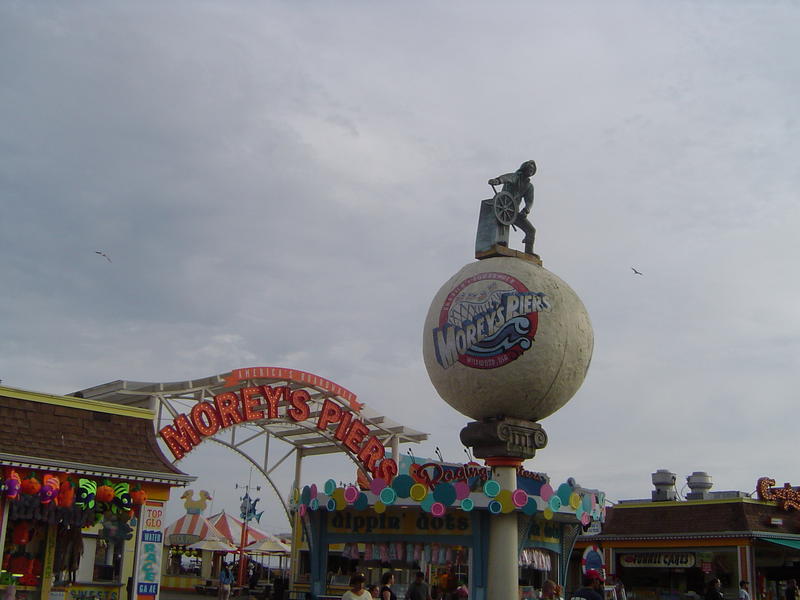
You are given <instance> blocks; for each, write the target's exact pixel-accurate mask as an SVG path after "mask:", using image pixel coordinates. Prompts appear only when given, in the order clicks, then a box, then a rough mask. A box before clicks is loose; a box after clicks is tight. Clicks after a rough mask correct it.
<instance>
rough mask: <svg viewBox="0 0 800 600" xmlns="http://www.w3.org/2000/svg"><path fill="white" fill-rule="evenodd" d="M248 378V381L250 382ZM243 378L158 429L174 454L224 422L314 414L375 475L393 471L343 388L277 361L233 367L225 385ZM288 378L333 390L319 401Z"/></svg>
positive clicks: (298, 418)
mask: <svg viewBox="0 0 800 600" xmlns="http://www.w3.org/2000/svg"><path fill="white" fill-rule="evenodd" d="M255 379H281V380H284V381H286V382H287V383H286V384H285V385H252V383H253V380H255ZM248 382H249V383H250V384H248ZM240 383H244V384H245V385H243V387H240V388H239V389H238V390H231V391H226V392H222V393H220V394H217V395H215V396H214V397H213V399H212V400H210V401H209V400H202V401H200V402H198V403H197V404H195V405H194V406H193V407H192V409H191V411H190V412H189V413H188V414H185V413H184V414H179V415H178V416H176V417H175V419H174V420H173V422H172V424H171V425H167V426H166V427H162V428H161V429H160V430H159V432H158V433H159V435H160V436H161V438H162V439H163V440H164V442H165V443H166V445H167V447H168V448H169V450H170V452H172V455H173V456H174V457H175V458H176V459H181V458H183V457H184V456H185V455H186V453H188V452H190V451H191V450H192V449H193V448H194V447H195V446H197V445H199V444H200V442H202V441H203V439H205V438H207V437H210V436H213V435H215V434H216V433H217V432H219V431H221V430H222V429H225V428H227V427H233V426H235V425H239V424H243V423H250V422H253V421H258V422H262V423H263V422H264V421H273V420H275V421H279V422H286V421H287V420H288V421H290V422H296V423H299V422H302V421H306V420H308V419H309V418H311V417H312V403H314V404H316V406H314V411H313V416H314V417H315V418H316V423H315V425H316V428H317V429H318V430H320V431H327V430H331V433H332V436H333V438H334V439H335V440H336V441H338V442H339V443H340V444H341V445H342V446H344V447H345V448H346V449H347V450H349V451H350V452H352V453H353V455H354V456H355V457H356V459H357V460H358V461H359V462H360V463H361V465H362V466H363V467H364V468H365V469H366V470H367V471H368V472H370V473H371V474H372V475H373V476H374V477H381V478H383V479H384V480H386V481H391V480H392V478H394V476H395V475H397V463H395V461H394V460H392V459H391V458H387V457H386V449H385V448H384V446H383V443H382V442H381V441H380V440H379V439H378V437H377V436H375V435H371V434H370V430H369V427H368V426H367V425H366V424H365V423H364V421H362V420H361V419H360V418H358V411H360V410H361V408H363V406H364V405H363V404H361V403H359V402H358V401H357V400H356V395H355V394H353V393H352V392H350V391H348V390H346V389H345V388H343V387H341V386H339V385H337V384H335V383H333V382H332V381H329V380H327V379H324V378H322V377H318V376H316V375H312V374H311V373H306V372H305V371H297V370H294V369H282V368H277V367H256V368H251V369H236V370H234V371H232V372H231V374H230V375H229V376H228V377H226V379H225V384H226V386H236V385H239V384H240ZM290 383H295V384H301V385H303V386H308V387H312V388H315V389H322V390H325V391H327V392H330V393H332V394H335V395H336V397H337V398H336V399H333V398H325V399H324V401H322V403H321V406H320V403H319V401H318V400H312V398H311V394H310V393H309V392H308V391H307V390H306V389H302V388H300V389H293V387H294V388H296V386H290V385H289V384H290Z"/></svg>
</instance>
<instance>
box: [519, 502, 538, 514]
mask: <svg viewBox="0 0 800 600" xmlns="http://www.w3.org/2000/svg"><path fill="white" fill-rule="evenodd" d="M537 510H538V507H537V506H536V500H534V499H533V498H528V501H527V502H526V503H525V506H523V507H522V512H524V513H525V514H526V515H528V516H532V515H535V514H536V511H537Z"/></svg>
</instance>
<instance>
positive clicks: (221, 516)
mask: <svg viewBox="0 0 800 600" xmlns="http://www.w3.org/2000/svg"><path fill="white" fill-rule="evenodd" d="M208 520H209V521H210V522H211V524H212V525H213V526H214V527H216V529H217V530H218V531H219V532H220V533H221V534H222V536H223V537H224V538H225V539H226V540H228V541H229V542H230V543H231V544H233V545H234V546H237V547H238V546H239V544H240V543H241V541H242V520H241V519H237V518H236V517H234V516H233V515H229V514H228V513H226V512H225V511H224V510H223V511H222V512H220V513H217V514H215V515H212V516H210V517H208ZM251 523H252V521H251V522H249V523H248V524H247V539H246V540H245V542H244V545H245V546H249V545H250V544H252V543H253V542H260V541H261V540H265V539H267V538H268V537H269V536H268V534H266V533H264V532H263V531H260V530H258V529H256V528H255V527H253V525H252V524H251Z"/></svg>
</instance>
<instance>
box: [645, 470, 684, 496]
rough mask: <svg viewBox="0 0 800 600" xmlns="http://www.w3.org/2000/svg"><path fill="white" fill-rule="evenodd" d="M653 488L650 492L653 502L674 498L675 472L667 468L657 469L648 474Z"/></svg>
mask: <svg viewBox="0 0 800 600" xmlns="http://www.w3.org/2000/svg"><path fill="white" fill-rule="evenodd" d="M650 478H651V479H652V481H653V485H654V486H655V488H656V489H655V490H654V491H653V492H652V498H653V502H667V501H672V500H676V499H677V498H678V492H677V490H676V489H675V479H676V478H675V473H673V472H672V471H668V470H667V469H658V470H657V471H656V472H655V473H653V474H651V475H650Z"/></svg>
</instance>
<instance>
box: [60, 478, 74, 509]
mask: <svg viewBox="0 0 800 600" xmlns="http://www.w3.org/2000/svg"><path fill="white" fill-rule="evenodd" d="M74 502H75V488H74V487H72V481H70V480H69V479H65V480H64V481H62V482H61V486H60V488H59V490H58V496H56V504H58V505H59V506H63V507H64V508H69V507H71V506H72V504H73V503H74Z"/></svg>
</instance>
